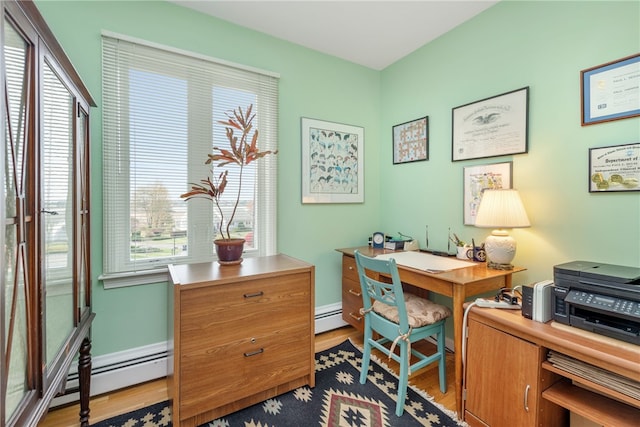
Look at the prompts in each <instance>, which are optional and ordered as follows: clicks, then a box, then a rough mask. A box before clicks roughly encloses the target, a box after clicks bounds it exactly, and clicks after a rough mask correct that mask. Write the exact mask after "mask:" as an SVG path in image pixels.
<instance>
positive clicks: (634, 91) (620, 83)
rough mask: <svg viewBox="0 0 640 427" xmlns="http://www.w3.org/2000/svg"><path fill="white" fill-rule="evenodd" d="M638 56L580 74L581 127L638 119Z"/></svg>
mask: <svg viewBox="0 0 640 427" xmlns="http://www.w3.org/2000/svg"><path fill="white" fill-rule="evenodd" d="M639 79H640V53H638V54H636V55H632V56H627V57H626V58H622V59H618V60H616V61H612V62H608V63H606V64H602V65H598V66H596V67H592V68H588V69H586V70H582V71H581V72H580V98H581V101H582V108H581V109H582V126H586V125H592V124H595V123H602V122H610V121H612V120H620V119H626V118H629V117H636V116H640V90H639V89H638V80H639Z"/></svg>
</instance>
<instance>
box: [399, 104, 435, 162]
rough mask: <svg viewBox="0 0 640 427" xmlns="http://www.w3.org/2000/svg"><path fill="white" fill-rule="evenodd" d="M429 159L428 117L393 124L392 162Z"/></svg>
mask: <svg viewBox="0 0 640 427" xmlns="http://www.w3.org/2000/svg"><path fill="white" fill-rule="evenodd" d="M421 160H429V117H428V116H426V117H422V118H420V119H416V120H412V121H410V122H406V123H402V124H399V125H395V126H393V164H394V165H397V164H399V163H409V162H419V161H421Z"/></svg>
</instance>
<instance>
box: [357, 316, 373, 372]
mask: <svg viewBox="0 0 640 427" xmlns="http://www.w3.org/2000/svg"><path fill="white" fill-rule="evenodd" d="M371 338H372V333H371V329H368V328H366V327H365V332H364V348H363V349H362V364H361V365H360V384H364V383H366V382H367V375H368V374H369V360H370V359H371Z"/></svg>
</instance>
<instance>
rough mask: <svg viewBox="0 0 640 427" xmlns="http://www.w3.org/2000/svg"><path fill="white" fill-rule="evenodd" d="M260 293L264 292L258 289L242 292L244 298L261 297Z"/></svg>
mask: <svg viewBox="0 0 640 427" xmlns="http://www.w3.org/2000/svg"><path fill="white" fill-rule="evenodd" d="M262 295H264V292H262V291H260V292H254V293H252V294H244V297H245V298H255V297H261V296H262Z"/></svg>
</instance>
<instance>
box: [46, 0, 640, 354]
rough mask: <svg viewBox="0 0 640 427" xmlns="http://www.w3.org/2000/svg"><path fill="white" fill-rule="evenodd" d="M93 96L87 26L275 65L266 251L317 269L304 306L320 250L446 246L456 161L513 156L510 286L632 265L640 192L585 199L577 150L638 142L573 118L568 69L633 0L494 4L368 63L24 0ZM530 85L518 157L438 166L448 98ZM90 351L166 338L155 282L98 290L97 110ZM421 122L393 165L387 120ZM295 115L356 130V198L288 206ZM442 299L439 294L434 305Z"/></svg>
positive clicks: (632, 15) (454, 210)
mask: <svg viewBox="0 0 640 427" xmlns="http://www.w3.org/2000/svg"><path fill="white" fill-rule="evenodd" d="M36 3H37V5H38V7H39V8H40V10H41V12H42V14H43V16H44V17H45V19H46V21H47V22H48V24H49V25H50V27H51V28H52V30H53V31H54V33H55V34H56V36H57V37H58V39H59V41H60V43H61V44H62V46H63V47H64V48H65V50H66V52H67V54H68V55H69V56H70V58H71V60H72V62H73V63H74V64H75V66H76V68H77V70H78V72H79V73H80V75H81V76H82V77H83V79H84V81H85V83H86V84H87V86H88V88H89V90H90V91H91V93H92V94H93V96H94V98H95V99H96V101H97V103H98V105H100V104H101V101H102V94H101V83H100V79H101V60H100V51H101V48H100V32H101V30H108V31H113V32H116V33H121V34H125V35H128V36H131V37H137V38H140V39H145V40H149V41H152V42H155V43H160V44H164V45H169V46H173V47H176V48H180V49H185V50H189V51H194V52H197V53H201V54H205V55H209V56H213V57H217V58H220V59H224V60H227V61H233V62H237V63H241V64H245V65H249V66H253V67H258V68H262V69H266V70H270V71H274V72H277V73H279V74H280V75H281V80H280V126H279V133H280V141H279V148H280V153H279V155H278V161H279V183H278V192H279V196H278V210H279V211H278V215H279V219H278V250H279V251H280V252H283V253H287V254H289V255H292V256H295V257H298V258H300V259H303V260H305V261H308V262H311V263H313V264H314V265H316V306H323V305H327V304H331V303H335V302H339V301H340V298H341V296H340V274H341V269H340V256H339V254H338V253H337V252H335V250H334V249H335V248H338V247H347V246H356V245H361V244H365V242H366V238H367V235H369V234H370V233H371V232H372V231H374V230H384V231H386V232H387V233H397V231H401V232H403V233H406V234H412V235H414V236H416V237H419V238H420V242H421V244H422V246H424V227H425V225H429V230H430V244H431V245H432V246H436V245H440V246H441V247H445V246H446V238H447V237H446V233H447V228H448V227H451V228H452V230H454V231H456V232H458V233H459V234H460V235H462V236H464V237H465V238H471V237H475V238H476V240H483V239H484V237H485V236H486V235H487V234H488V233H489V231H490V230H484V229H475V228H473V227H467V226H463V225H462V222H463V221H462V170H463V167H464V166H469V165H476V164H486V163H496V162H502V161H513V164H514V184H515V187H516V188H518V189H520V191H521V195H522V198H523V200H524V203H525V205H526V208H527V210H528V213H529V216H530V219H531V222H532V227H531V228H528V229H520V230H515V231H514V232H513V235H514V236H515V237H516V239H517V240H518V243H519V248H518V255H517V258H516V263H517V264H519V265H523V266H525V267H527V268H528V271H527V272H525V273H519V274H518V275H517V276H516V278H515V280H514V282H515V283H516V284H523V283H528V282H531V281H534V280H542V279H544V278H549V277H551V275H552V267H553V265H555V264H557V263H560V262H564V261H569V260H577V259H587V260H594V261H602V262H611V263H619V264H626V265H636V266H638V265H640V244H639V243H638V242H639V241H640V219H639V218H640V193H626V194H589V193H588V191H587V164H588V160H587V154H588V149H589V148H590V147H597V146H606V145H616V144H623V143H631V142H638V141H640V126H639V121H640V119H638V118H634V119H626V120H621V121H617V122H612V123H606V124H599V125H594V126H588V127H584V128H583V127H581V126H580V91H579V72H580V70H581V69H584V68H588V67H591V66H594V65H598V64H601V63H604V62H607V61H610V60H614V59H617V58H620V57H623V56H627V55H631V54H633V53H636V52H638V51H640V34H639V32H640V30H639V28H640V22H639V21H640V10H639V9H640V5H639V3H638V2H584V3H583V2H511V1H509V2H502V3H499V4H497V5H496V6H494V7H492V8H490V9H489V10H487V11H485V12H484V13H482V14H480V15H479V16H477V17H476V18H474V19H472V20H470V21H468V22H467V23H465V24H464V25H462V26H461V27H459V28H457V29H455V30H453V31H451V32H450V33H448V34H445V35H444V36H442V37H440V38H439V39H437V40H435V41H434V42H432V43H430V44H428V45H426V46H424V47H422V48H421V49H419V50H418V51H416V52H415V53H413V54H411V55H409V56H407V57H405V58H404V59H403V60H401V61H399V62H397V63H396V64H394V65H392V66H390V67H389V68H387V69H385V70H383V71H382V72H379V71H374V70H370V69H367V68H365V67H361V66H358V65H354V64H351V63H349V62H346V61H342V60H340V59H336V58H333V57H330V56H326V55H323V54H320V53H317V52H314V51H311V50H308V49H304V48H301V47H299V46H296V45H294V44H291V43H288V42H284V41H281V40H277V39H274V38H272V37H268V36H265V35H262V34H260V33H257V32H254V31H250V30H247V29H244V28H241V27H238V26H235V25H232V24H229V23H226V22H224V21H220V20H218V19H215V18H212V17H208V16H205V15H202V14H198V13H196V12H193V11H191V10H189V9H185V8H182V7H179V6H177V5H175V4H173V3H166V2H162V1H141V2H137V1H127V2H104V1H82V2H73V1H69V2H67V1H55V0H39V1H37V2H36ZM523 86H529V87H530V113H529V129H530V130H529V153H528V154H521V155H517V156H512V157H500V158H492V159H484V160H473V161H464V162H455V163H452V162H451V154H450V150H451V119H450V116H451V108H452V107H455V106H458V105H462V104H466V103H469V102H472V101H475V100H479V99H483V98H486V97H489V96H493V95H497V94H500V93H503V92H506V91H509V90H513V89H517V88H520V87H523ZM92 114H93V116H92V121H91V125H92V129H91V133H92V150H93V151H92V168H93V169H92V170H93V173H92V177H93V184H92V191H93V193H92V208H93V217H92V237H93V238H92V242H93V244H92V248H91V249H92V255H93V261H92V268H93V276H94V285H93V301H94V307H95V311H96V313H97V317H96V320H95V323H94V328H93V340H94V342H93V353H94V355H101V354H107V353H111V352H115V351H121V350H125V349H128V348H132V347H138V346H142V345H146V344H151V343H156V342H159V341H164V340H165V339H166V322H167V315H166V284H165V283H160V284H154V285H143V286H134V287H128V288H122V289H113V290H104V289H103V288H102V284H101V283H100V282H99V281H98V280H97V277H98V276H99V275H100V274H101V273H102V213H101V212H102V185H101V178H102V167H101V164H102V161H101V150H102V138H101V133H102V129H101V110H100V108H99V107H98V108H97V109H94V111H92ZM424 115H428V116H429V120H430V160H429V161H426V162H417V163H412V164H404V165H395V166H394V165H393V164H392V160H391V138H390V136H391V127H392V126H393V125H395V124H398V123H402V122H405V121H407V120H411V119H414V118H418V117H422V116H424ZM300 117H311V118H315V119H321V120H328V121H335V122H341V123H347V124H352V125H357V126H362V127H364V128H365V168H364V169H365V203H364V204H345V205H302V204H301V201H300V198H301V184H300V172H301V166H300V157H301V150H300ZM445 302H446V301H445Z"/></svg>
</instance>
